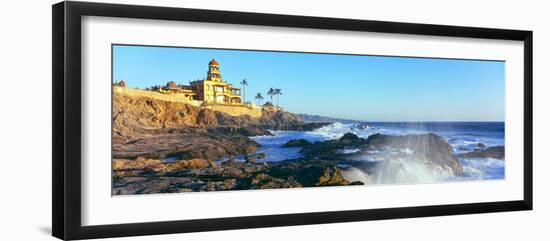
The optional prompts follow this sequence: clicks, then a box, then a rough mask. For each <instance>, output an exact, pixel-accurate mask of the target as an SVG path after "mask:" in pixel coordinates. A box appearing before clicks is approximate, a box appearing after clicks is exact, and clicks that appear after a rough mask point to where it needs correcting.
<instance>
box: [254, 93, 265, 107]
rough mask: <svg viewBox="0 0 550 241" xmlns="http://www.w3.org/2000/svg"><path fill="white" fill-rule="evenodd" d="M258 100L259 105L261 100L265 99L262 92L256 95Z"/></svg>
mask: <svg viewBox="0 0 550 241" xmlns="http://www.w3.org/2000/svg"><path fill="white" fill-rule="evenodd" d="M254 98H255V99H256V100H258V105H260V101H262V100H263V99H264V97H263V96H262V93H258V94H256V97H254Z"/></svg>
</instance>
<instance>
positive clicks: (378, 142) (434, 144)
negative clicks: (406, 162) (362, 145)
mask: <svg viewBox="0 0 550 241" xmlns="http://www.w3.org/2000/svg"><path fill="white" fill-rule="evenodd" d="M366 144H367V146H368V148H372V149H380V148H395V149H409V150H412V151H413V155H414V156H416V157H420V158H422V159H425V160H427V161H430V162H431V163H433V164H435V165H437V166H441V167H450V168H451V169H452V170H453V172H454V174H462V173H463V169H462V165H461V164H460V162H459V161H458V159H457V158H456V157H455V156H454V155H453V148H452V147H451V145H449V143H447V141H445V140H444V139H443V138H441V137H440V136H438V135H436V134H433V133H428V134H421V135H405V136H389V135H382V134H374V135H371V136H369V138H368V139H367V141H366Z"/></svg>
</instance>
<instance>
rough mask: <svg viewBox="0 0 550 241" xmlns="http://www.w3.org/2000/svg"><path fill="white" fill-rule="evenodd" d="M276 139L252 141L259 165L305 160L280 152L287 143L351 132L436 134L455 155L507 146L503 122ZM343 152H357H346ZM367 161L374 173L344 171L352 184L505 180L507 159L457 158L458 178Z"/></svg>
mask: <svg viewBox="0 0 550 241" xmlns="http://www.w3.org/2000/svg"><path fill="white" fill-rule="evenodd" d="M271 133H272V134H273V136H255V137H252V139H254V140H255V141H256V142H258V143H259V144H260V145H261V147H260V148H259V150H258V151H257V153H265V154H266V158H265V159H262V160H260V161H271V162H277V161H283V160H288V159H295V158H299V157H301V155H300V148H282V145H283V144H285V143H286V142H288V141H289V140H293V139H299V138H303V139H306V140H308V141H310V142H315V141H326V140H331V139H338V138H340V137H342V136H343V135H344V134H345V133H353V134H355V135H357V136H359V137H361V138H368V137H369V136H370V135H373V134H376V133H380V134H386V135H407V134H424V133H435V134H437V135H439V136H441V137H443V138H444V139H445V140H446V141H447V142H448V143H449V144H450V145H451V146H452V148H453V151H454V153H455V154H460V153H466V152H470V151H473V150H475V149H476V148H479V147H478V145H480V144H479V143H482V144H483V145H484V146H486V147H491V146H504V123H503V122H362V123H340V122H335V123H333V124H330V125H327V126H324V127H322V128H319V129H316V130H313V131H305V132H301V131H271ZM341 151H342V152H344V153H353V152H357V151H358V150H354V149H344V150H341ZM359 161H365V162H378V163H379V164H380V165H378V166H379V168H377V169H376V173H372V171H370V173H369V172H367V171H366V170H361V169H360V168H357V167H353V168H346V167H344V168H343V174H344V177H345V178H346V179H348V180H350V181H361V182H364V183H365V184H393V183H437V182H446V181H465V180H495V179H504V178H505V161H504V160H503V159H495V158H459V161H460V163H461V164H462V166H463V169H464V174H463V175H459V176H455V175H451V174H449V173H448V172H447V171H445V170H434V169H429V168H427V167H425V165H422V163H415V162H411V161H409V160H386V159H383V158H381V159H377V158H374V159H373V158H372V157H370V158H365V159H364V160H360V159H359Z"/></svg>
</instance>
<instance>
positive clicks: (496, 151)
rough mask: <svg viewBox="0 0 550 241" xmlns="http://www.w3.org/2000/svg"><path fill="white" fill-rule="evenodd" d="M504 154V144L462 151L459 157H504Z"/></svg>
mask: <svg viewBox="0 0 550 241" xmlns="http://www.w3.org/2000/svg"><path fill="white" fill-rule="evenodd" d="M504 154H505V151H504V146H492V147H488V148H486V149H479V150H475V151H472V152H467V153H462V154H460V155H459V157H466V158H496V159H504Z"/></svg>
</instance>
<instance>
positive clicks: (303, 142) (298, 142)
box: [283, 139, 311, 148]
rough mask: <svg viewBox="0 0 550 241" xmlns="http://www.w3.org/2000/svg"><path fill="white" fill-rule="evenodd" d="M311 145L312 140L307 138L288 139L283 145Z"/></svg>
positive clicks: (285, 146)
mask: <svg viewBox="0 0 550 241" xmlns="http://www.w3.org/2000/svg"><path fill="white" fill-rule="evenodd" d="M309 145H311V142H309V141H307V140H306V139H295V140H290V141H288V142H287V143H285V144H284V145H283V147H284V148H287V147H304V146H309Z"/></svg>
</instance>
